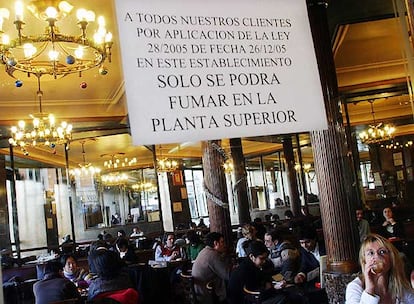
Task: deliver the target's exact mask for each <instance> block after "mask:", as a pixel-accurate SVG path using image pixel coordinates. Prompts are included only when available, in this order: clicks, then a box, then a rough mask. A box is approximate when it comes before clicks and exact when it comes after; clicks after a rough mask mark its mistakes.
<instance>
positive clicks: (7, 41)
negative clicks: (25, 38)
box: [0, 29, 10, 45]
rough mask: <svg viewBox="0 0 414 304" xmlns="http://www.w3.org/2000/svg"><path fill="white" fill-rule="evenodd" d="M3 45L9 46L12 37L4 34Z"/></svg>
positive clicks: (2, 37)
mask: <svg viewBox="0 0 414 304" xmlns="http://www.w3.org/2000/svg"><path fill="white" fill-rule="evenodd" d="M0 30H1V29H0ZM1 43H2V44H4V45H9V44H10V37H9V35H6V34H3V35H2V36H1Z"/></svg>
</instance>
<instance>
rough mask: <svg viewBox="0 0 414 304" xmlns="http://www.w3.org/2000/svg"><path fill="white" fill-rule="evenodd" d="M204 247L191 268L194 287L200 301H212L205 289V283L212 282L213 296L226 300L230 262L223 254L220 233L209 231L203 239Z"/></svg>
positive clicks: (222, 300) (224, 249)
mask: <svg viewBox="0 0 414 304" xmlns="http://www.w3.org/2000/svg"><path fill="white" fill-rule="evenodd" d="M204 242H205V244H206V247H205V248H204V249H203V250H201V251H200V253H199V254H198V256H197V258H196V260H195V262H194V265H193V268H192V272H191V273H192V276H193V278H194V289H195V292H196V295H197V299H198V301H199V302H200V303H203V304H204V303H213V298H212V295H211V294H210V292H208V290H207V287H206V285H207V283H208V282H211V281H212V282H213V285H214V294H215V295H214V296H216V297H217V298H218V300H219V301H220V302H224V301H225V300H226V281H228V279H229V273H230V263H229V262H226V260H225V258H224V257H223V254H224V253H225V251H226V246H225V243H224V237H223V235H222V234H221V233H218V232H210V233H209V234H207V235H206V237H205V240H204Z"/></svg>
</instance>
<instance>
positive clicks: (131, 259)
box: [115, 238, 138, 265]
mask: <svg viewBox="0 0 414 304" xmlns="http://www.w3.org/2000/svg"><path fill="white" fill-rule="evenodd" d="M115 248H116V252H117V253H118V254H119V257H120V258H121V260H122V261H124V262H125V263H126V264H127V265H128V264H134V263H136V262H137V261H138V257H137V255H136V254H135V250H134V248H133V246H131V245H130V244H129V242H128V240H127V239H126V238H119V239H118V240H117V241H116V245H115Z"/></svg>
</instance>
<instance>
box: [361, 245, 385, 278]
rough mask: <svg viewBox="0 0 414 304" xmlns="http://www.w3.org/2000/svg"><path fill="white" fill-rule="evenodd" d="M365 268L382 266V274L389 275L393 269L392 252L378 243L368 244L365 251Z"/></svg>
mask: <svg viewBox="0 0 414 304" xmlns="http://www.w3.org/2000/svg"><path fill="white" fill-rule="evenodd" d="M364 255H365V267H369V268H370V269H372V268H375V265H377V264H382V266H383V270H382V272H384V273H387V272H388V271H389V270H390V269H391V252H390V251H389V250H388V249H387V248H386V247H384V246H382V245H381V244H380V243H378V242H372V243H369V244H367V246H366V248H365V251H364Z"/></svg>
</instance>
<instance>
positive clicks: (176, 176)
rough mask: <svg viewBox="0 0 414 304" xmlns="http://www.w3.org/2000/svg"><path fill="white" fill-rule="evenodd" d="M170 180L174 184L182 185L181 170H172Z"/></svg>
mask: <svg viewBox="0 0 414 304" xmlns="http://www.w3.org/2000/svg"><path fill="white" fill-rule="evenodd" d="M172 180H173V185H174V186H182V185H183V184H184V181H183V173H182V172H181V170H177V171H174V172H173V176H172Z"/></svg>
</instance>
